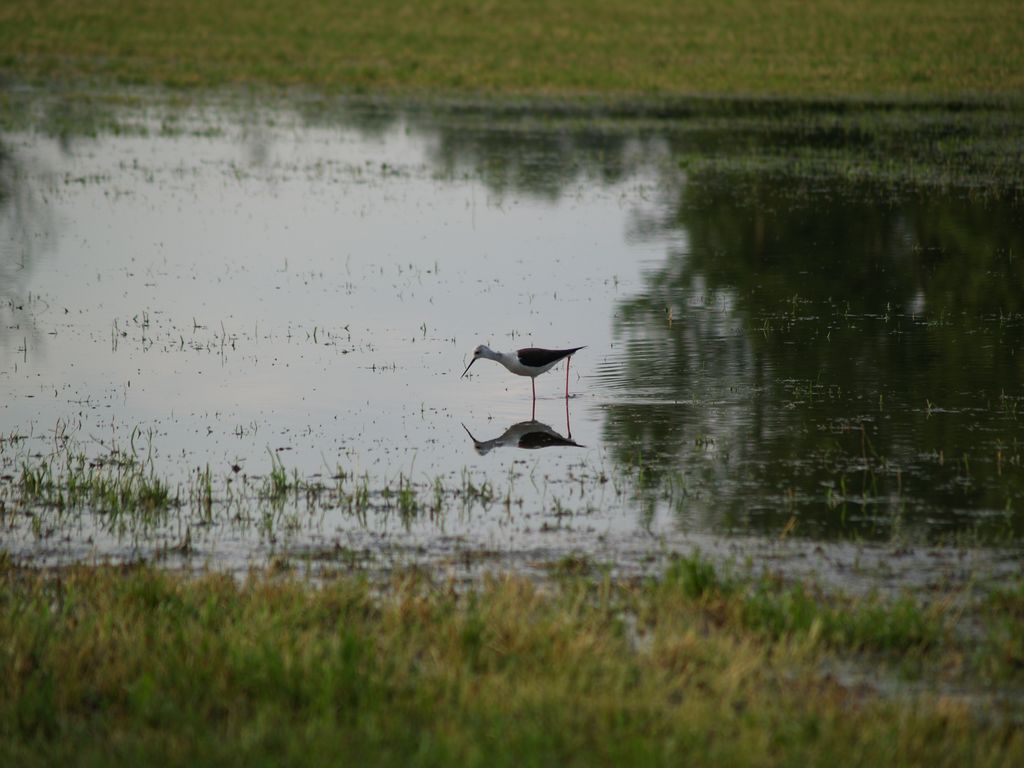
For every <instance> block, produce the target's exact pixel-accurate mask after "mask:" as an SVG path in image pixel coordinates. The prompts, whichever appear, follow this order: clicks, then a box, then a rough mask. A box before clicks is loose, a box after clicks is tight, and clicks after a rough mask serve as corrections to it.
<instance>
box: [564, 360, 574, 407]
mask: <svg viewBox="0 0 1024 768" xmlns="http://www.w3.org/2000/svg"><path fill="white" fill-rule="evenodd" d="M570 360H572V355H569V357H567V358H565V396H566V397H568V396H569V361H570Z"/></svg>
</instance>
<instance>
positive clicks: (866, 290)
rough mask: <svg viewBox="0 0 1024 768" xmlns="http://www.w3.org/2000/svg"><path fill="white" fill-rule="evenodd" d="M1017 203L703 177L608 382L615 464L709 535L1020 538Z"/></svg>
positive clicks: (639, 300) (1022, 299) (677, 222)
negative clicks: (632, 470) (629, 469)
mask: <svg viewBox="0 0 1024 768" xmlns="http://www.w3.org/2000/svg"><path fill="white" fill-rule="evenodd" d="M1022 210H1024V209H1022V207H1021V206H1020V205H1019V204H1016V203H1013V202H1012V201H1010V202H1007V201H1003V202H998V201H993V200H988V201H972V200H971V199H970V197H969V196H967V195H965V194H963V192H962V191H956V190H954V191H936V190H931V191H929V190H923V191H922V190H918V191H916V192H908V193H906V194H905V195H904V196H903V197H902V198H899V199H894V197H893V196H892V195H882V194H881V193H880V192H879V191H878V190H872V189H871V188H869V187H864V186H858V185H855V184H849V183H844V182H843V181H842V180H838V179H836V180H822V179H817V180H815V182H814V184H813V185H809V184H808V185H801V184H800V183H799V182H798V181H797V182H794V181H793V180H792V179H789V180H788V183H787V179H785V178H773V177H772V176H771V175H764V176H759V175H756V174H754V175H751V174H727V173H711V174H704V175H698V176H697V177H695V178H691V179H690V181H689V183H687V184H686V185H685V187H684V188H683V190H682V194H681V195H680V197H679V199H678V202H677V204H676V205H675V206H673V207H672V208H670V209H667V211H666V213H665V215H664V216H663V218H661V219H659V220H657V221H649V222H647V232H648V234H649V235H650V236H651V237H652V238H658V239H663V238H665V236H666V235H670V234H675V235H676V237H675V242H677V243H679V245H677V246H674V247H672V248H671V249H670V250H669V252H668V253H666V255H665V258H664V261H663V263H661V264H660V265H658V266H657V267H656V268H655V269H653V270H652V271H650V272H649V273H648V274H647V276H646V286H645V288H644V290H642V291H641V292H639V293H637V294H636V295H634V296H631V297H629V298H627V299H626V300H624V301H622V303H621V305H620V306H619V308H618V311H617V313H616V318H615V323H616V336H617V339H618V340H619V342H620V349H619V353H618V355H617V356H616V357H615V358H613V359H611V360H609V361H607V362H606V364H605V366H604V367H603V369H602V370H601V371H600V372H599V379H600V381H601V382H602V384H604V386H606V387H607V388H608V389H609V390H610V391H612V392H614V393H621V394H617V397H616V398H615V399H613V401H612V402H610V403H609V404H608V405H607V407H606V411H607V420H606V423H605V428H604V429H605V435H606V437H607V439H608V441H609V442H610V443H611V444H612V445H614V446H615V452H616V455H617V457H618V460H619V461H620V462H622V463H623V464H624V465H635V466H636V468H637V469H636V471H637V472H638V473H640V475H641V476H642V477H643V479H644V483H645V486H646V487H647V488H648V490H649V492H650V494H651V497H652V498H659V494H660V497H665V496H666V495H667V496H669V497H671V498H672V499H674V500H675V501H676V508H677V512H678V514H679V515H680V516H681V517H683V518H684V519H686V518H688V517H699V518H702V522H704V523H709V524H712V525H714V526H715V527H721V526H723V525H724V526H730V525H742V526H753V527H755V528H757V529H763V530H768V531H771V530H782V529H784V527H785V526H786V525H789V526H790V528H793V527H795V529H796V530H799V531H803V532H805V533H813V534H814V535H818V536H820V535H831V534H840V535H849V534H850V533H851V532H853V533H857V534H861V535H866V536H871V535H881V536H889V535H892V533H893V532H894V529H897V530H909V529H918V530H925V529H927V531H928V532H929V533H939V534H942V533H945V534H949V533H950V532H954V531H955V532H957V534H958V535H961V536H963V535H969V532H975V533H977V532H980V533H981V534H982V535H984V536H985V537H987V538H999V537H1000V536H1003V535H1007V534H1010V533H1013V534H1019V533H1021V531H1022V529H1024V520H1022V517H1021V515H1020V514H1019V510H1020V508H1021V506H1022V505H1024V474H1022V468H1021V454H1022V451H1024V426H1022V421H1021V410H1022V408H1024V393H1022V382H1024V315H1022V312H1024V267H1022V260H1021V258H1020V254H1022V253H1024V221H1022ZM666 489H668V491H666Z"/></svg>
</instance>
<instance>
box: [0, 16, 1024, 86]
mask: <svg viewBox="0 0 1024 768" xmlns="http://www.w3.org/2000/svg"><path fill="white" fill-rule="evenodd" d="M1022 37H1024V10H1022V8H1021V4H1020V3H1019V2H1017V0H991V1H990V2H985V3H981V4H978V3H972V2H967V0H937V1H935V2H924V1H923V0H895V1H893V2H887V1H886V0H853V1H852V2H845V1H844V2H839V0H823V1H822V2H815V3H806V2H797V1H795V0H786V1H785V2H774V3H769V4H766V3H762V2H757V0H738V1H737V2H732V3H721V2H714V1H713V0H689V1H688V2H675V0H653V2H623V1H621V0H619V1H615V0H571V1H570V2H560V3H548V2H536V1H535V0H508V1H506V2H502V3H457V2H449V1H448V0H436V1H434V2H425V3H407V2H395V1H394V0H384V1H383V2H377V3H372V4H366V3H356V2H351V1H350V0H336V1H333V2H329V1H328V0H310V1H309V2H305V3H301V4H298V5H296V4H294V3H290V2H285V0H262V2H258V3H236V2H229V1H225V0H213V2H206V1H205V0H204V1H203V2H199V0H184V1H183V2H177V3H159V2H158V3H142V2H124V1H123V0H98V1H97V2H90V3H79V2H73V1H71V0H44V1H43V2H38V1H36V0H10V2H5V3H4V4H3V6H2V7H0V74H2V75H3V76H5V77H8V78H13V79H17V80H25V79H28V80H43V81H52V80H55V79H65V78H69V79H73V80H80V79H83V78H85V79H99V80H101V81H104V82H111V81H113V82H114V83H122V84H123V83H132V84H172V85H195V86H219V85H223V84H232V83H246V84H269V85H304V86H313V87H316V88H322V89H329V90H334V89H337V90H341V91H346V92H359V91H367V90H369V91H375V92H376V91H391V92H404V93H408V92H438V91H440V92H453V91H454V92H485V93H494V94H537V95H539V94H554V95H578V94H599V95H644V94H646V95H651V94H669V95H679V94H726V95H743V96H747V95H762V96H763V95H777V96H796V97H806V96H818V97H838V96H866V95H871V96H879V95H881V96H896V97H906V96H912V97H929V98H931V97H943V98H948V97H958V96H963V95H971V94H988V95H993V94H995V95H1019V94H1021V93H1024V47H1022V46H1021V45H1020V44H1019V42H1020V40H1021V38H1022Z"/></svg>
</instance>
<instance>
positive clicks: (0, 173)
mask: <svg viewBox="0 0 1024 768" xmlns="http://www.w3.org/2000/svg"><path fill="white" fill-rule="evenodd" d="M22 106H23V107H24V109H25V116H24V117H22V118H19V119H18V120H8V121H7V126H8V127H7V128H6V129H5V131H4V133H3V134H2V135H0V363H2V365H0V393H2V400H0V435H2V442H0V475H2V480H0V525H2V530H3V533H2V542H3V549H4V550H6V551H7V552H8V553H9V554H10V555H11V556H12V557H13V558H14V559H16V560H19V561H28V562H38V563H49V564H61V563H68V562H73V561H80V560H84V561H90V562H91V561H94V560H98V559H99V560H102V559H106V558H113V559H117V560H121V559H140V558H141V559H146V560H153V559H156V560H160V561H162V562H168V563H169V564H172V565H186V566H190V567H193V566H194V567H201V566H206V565H209V566H212V567H215V568H224V569H229V570H241V569H244V568H246V567H247V566H248V565H251V564H260V563H266V562H267V561H272V562H280V563H288V564H292V565H294V564H300V563H305V564H306V565H308V566H309V567H324V568H330V567H340V568H364V567H365V568H371V569H372V568H378V567H379V568H389V567H391V566H393V565H395V564H410V563H414V564H421V565H427V566H429V567H432V568H439V569H441V570H442V571H443V572H455V573H461V572H466V573H472V572H475V571H477V570H479V569H481V568H483V569H486V568H490V567H511V568H514V569H518V570H525V571H528V572H530V571H536V570H538V569H540V570H543V569H544V568H546V567H548V566H550V565H551V564H552V563H557V562H564V560H565V558H567V557H570V558H577V559H579V560H580V562H583V563H586V564H592V565H594V566H601V565H609V566H611V568H612V570H613V572H614V573H626V574H628V573H637V572H644V571H647V570H650V569H652V568H653V567H655V566H657V565H660V564H661V563H662V562H663V561H664V558H666V557H667V556H669V554H670V553H672V552H679V551H689V550H690V549H693V548H694V547H699V548H701V549H702V550H704V551H709V552H713V553H717V554H718V555H720V556H723V557H733V558H736V559H739V560H744V559H746V560H748V561H750V562H751V563H752V564H753V565H755V567H760V566H765V567H769V568H774V567H779V568H782V569H783V570H791V571H795V572H800V573H803V572H808V571H810V572H813V573H815V574H817V575H818V576H820V577H821V578H824V579H827V580H828V579H832V580H837V581H841V582H843V583H844V584H847V585H849V584H851V583H852V582H855V581H856V580H857V579H858V578H860V577H861V576H865V575H866V581H867V582H870V583H871V584H872V585H875V584H876V583H877V581H878V580H879V578H881V580H882V581H883V582H885V583H887V584H892V585H895V586H898V587H902V586H927V585H928V584H931V583H936V582H939V581H943V580H946V579H949V578H951V577H959V578H969V577H974V576H977V575H978V574H981V575H982V576H984V575H995V576H998V575H999V574H1001V573H1005V572H1012V573H1019V565H1018V564H1019V558H1020V554H1021V546H1020V542H1021V535H1022V534H1024V515H1022V508H1024V468H1022V464H1021V453H1022V450H1024V445H1022V443H1024V424H1022V414H1021V411H1022V410H1024V268H1022V264H1021V257H1022V255H1024V202H1022V201H1024V195H1022V192H1024V188H1022V186H1021V183H1020V176H1019V169H1016V168H1015V167H1014V168H1012V169H1009V170H1007V168H1005V167H1004V165H1003V163H1004V161H1003V159H1002V158H1003V157H1004V154H1003V149H1002V145H1000V144H999V143H998V142H999V140H1000V138H999V137H1003V138H1005V134H1006V128H1005V126H1004V125H1002V123H1001V121H1002V120H1003V119H1004V117H1003V116H1002V115H1001V113H999V112H998V111H996V112H994V113H992V114H990V113H988V112H986V111H985V110H984V109H981V108H978V109H977V110H974V111H971V110H966V111H964V112H963V113H960V112H957V113H953V114H947V113H945V112H943V113H941V114H939V115H938V116H936V117H933V116H931V115H927V114H925V115H923V116H921V117H920V123H919V125H917V127H916V128H915V130H917V131H919V133H910V134H907V133H905V132H904V130H903V128H902V126H901V125H899V124H896V122H895V118H893V117H891V116H889V115H888V114H887V112H886V111H885V110H879V112H878V113H877V114H876V113H874V112H870V111H869V110H865V112H864V113H863V114H860V115H857V116H853V117H850V118H848V119H846V118H842V116H836V115H830V114H819V113H816V112H815V113H810V114H809V115H807V116H796V117H794V116H789V117H788V118H786V119H781V118H780V119H779V121H775V122H773V121H770V120H762V119H760V118H758V117H756V116H753V117H752V116H744V115H736V116H727V117H714V116H711V117H709V116H706V115H704V116H701V115H697V116H688V115H685V114H678V115H669V116H664V115H650V114H635V115H629V116H624V117H613V116H610V115H609V114H606V113H599V112H594V113H587V112H585V111H577V112H572V113H568V114H562V113H559V112H558V111H557V110H554V111H552V110H548V111H543V110H529V109H521V110H520V109H512V108H508V109H504V110H500V109H495V110H491V111H488V110H486V109H481V108H478V107H472V108H470V107H465V106H463V107H460V106H459V105H454V106H452V105H449V106H436V105H435V106H433V107H430V108H428V107H423V106H415V105H406V106H401V107H399V106H395V105H380V104H374V103H361V104H340V105H325V104H324V103H322V102H316V101H301V100H295V101H287V100H286V101H283V102H282V103H280V104H276V105H273V106H268V105H266V104H260V105H259V106H253V105H252V104H250V103H248V102H247V101H246V100H245V99H226V100H223V101H219V100H211V101H209V102H204V103H202V104H189V105H186V106H172V105H168V104H167V103H164V102H160V101H154V102H152V103H150V102H146V101H143V102H142V103H141V105H140V104H133V105H131V106H122V107H118V108H113V107H110V106H96V105H95V104H90V103H88V102H86V103H77V102H76V103H74V104H73V105H72V106H70V107H69V106H68V105H67V104H66V103H65V102H63V101H62V100H61V99H58V98H55V97H52V96H41V97H32V98H29V97H26V98H25V100H24V103H23V105H22ZM890 122H892V123H893V125H891V126H890V125H889V123H890ZM780 126H781V127H780ZM1019 130H1020V129H1019V125H1018V124H1017V123H1015V122H1011V131H1010V132H1011V136H1012V135H1016V136H1017V138H1016V139H1015V140H1017V141H1019ZM1014 131H1016V133H1015V134H1014V133H1013V132H1014ZM896 152H899V153H901V154H898V155H897V156H895V157H894V153H896ZM481 343H486V344H489V345H490V346H491V347H493V348H494V349H498V350H514V349H517V348H519V347H527V346H541V347H554V348H558V347H575V346H580V345H586V348H585V349H583V350H581V351H580V352H579V353H578V354H577V355H576V356H575V357H574V358H573V361H572V366H571V368H570V372H569V378H568V386H569V393H570V396H569V397H568V398H565V397H564V387H565V369H564V365H560V366H558V367H556V368H554V369H553V370H552V371H551V372H550V373H548V374H545V375H543V376H541V377H539V378H538V379H537V380H536V386H537V402H536V410H535V411H534V406H533V403H532V400H531V390H530V382H529V380H528V379H526V378H520V377H515V376H512V375H510V374H509V373H508V372H507V371H505V370H504V369H503V368H502V367H500V366H498V365H495V364H493V363H491V362H487V361H481V362H480V363H478V364H477V365H474V366H473V368H472V369H471V370H470V371H469V373H468V374H467V376H466V377H465V378H461V379H460V374H461V373H462V372H463V370H464V369H465V367H466V365H467V363H468V362H469V360H470V358H471V355H472V351H473V349H474V348H475V347H476V346H477V345H478V344H481ZM855 587H856V585H854V588H855Z"/></svg>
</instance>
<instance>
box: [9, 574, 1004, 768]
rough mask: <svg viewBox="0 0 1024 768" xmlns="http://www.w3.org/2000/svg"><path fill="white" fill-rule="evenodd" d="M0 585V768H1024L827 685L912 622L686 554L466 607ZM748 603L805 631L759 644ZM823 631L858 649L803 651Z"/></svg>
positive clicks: (879, 605) (880, 604) (757, 622)
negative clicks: (645, 570)
mask: <svg viewBox="0 0 1024 768" xmlns="http://www.w3.org/2000/svg"><path fill="white" fill-rule="evenodd" d="M0 580H2V582H3V585H2V590H0V636H2V637H4V639H5V640H4V643H3V644H2V645H0V675H2V676H3V679H4V680H5V690H4V694H3V696H0V761H2V762H3V763H4V764H9V765H15V764H17V765H34V764H54V763H65V762H73V763H75V764H100V763H102V764H105V765H117V764H129V763H130V764H140V763H145V764H149V765H172V764H182V763H186V762H190V763H191V762H195V761H200V762H203V763H227V762H230V763H243V762H244V763H249V762H252V761H257V762H259V763H260V764H275V765H286V764H302V765H319V764H337V763H338V762H339V761H341V762H343V763H352V764H373V765H453V764H457V765H483V764H486V765H517V766H519V765H554V764H558V765H566V764H568V765H594V764H605V765H612V764H614V765H622V764H642V765H661V764H679V763H680V762H692V761H697V762H700V763H716V764H723V763H724V764H730V765H775V764H822V763H825V762H828V761H836V762H838V763H841V764H843V765H877V764H891V763H893V762H898V763H900V764H920V763H925V762H930V763H931V762H933V763H934V764H936V765H963V764H972V765H1007V764H1015V763H1017V762H1019V761H1020V760H1021V759H1022V758H1024V737H1022V735H1021V732H1020V731H1019V729H1017V728H1016V727H1015V726H1014V725H1013V723H1012V718H1010V719H1004V718H992V717H987V716H986V717H981V716H979V713H978V712H977V711H975V710H972V708H971V707H970V706H969V704H968V703H966V701H965V700H961V699H958V698H956V697H953V696H949V695H943V694H941V693H923V694H921V693H919V694H917V695H915V696H914V697H913V698H908V697H907V696H897V697H895V698H892V697H887V696H882V695H880V694H878V693H877V692H876V691H875V690H874V689H872V688H871V687H870V686H864V685H856V686H848V685H844V684H842V683H841V682H840V681H838V680H836V679H835V678H834V677H831V676H828V675H823V674H822V673H821V672H820V669H821V665H822V664H823V663H824V662H826V661H827V660H828V659H829V658H830V657H831V655H833V654H834V653H835V652H836V649H840V648H847V649H850V648H861V647H866V646H875V647H880V648H892V649H900V648H906V647H912V646H918V645H921V639H920V636H919V635H918V634H915V633H913V632H911V633H903V634H900V635H899V637H900V638H901V639H899V640H895V641H894V640H893V634H892V632H891V631H890V630H889V629H887V628H886V627H887V626H888V624H890V623H891V622H896V623H903V622H905V618H904V614H905V613H907V612H908V611H909V610H910V608H909V607H908V606H907V605H905V604H903V603H901V602H899V601H897V602H895V603H889V602H886V601H883V600H881V599H872V600H869V601H868V602H867V603H860V602H859V601H856V600H850V601H848V602H845V603H837V604H835V605H833V606H832V607H831V608H828V609H827V610H826V609H823V608H822V607H821V605H820V603H819V601H818V600H817V599H815V600H811V599H810V598H809V597H808V592H807V591H800V588H795V587H792V586H785V585H782V584H778V583H774V582H771V581H760V580H754V581H751V580H749V579H740V578H736V577H732V576H725V575H722V574H719V573H718V571H717V570H716V569H715V568H714V567H713V566H711V565H710V563H709V562H707V561H706V560H703V559H701V558H700V557H699V556H694V557H691V558H683V559H680V560H678V561H677V562H676V563H675V564H673V565H672V566H671V567H670V569H669V571H668V573H667V574H666V577H665V578H664V579H661V580H657V581H653V582H644V583H642V584H635V585H630V584H625V583H623V584H616V583H613V582H611V581H609V580H608V579H607V578H602V579H596V580H595V579H588V578H579V579H573V578H567V579H561V580H559V581H557V582H555V583H549V584H547V585H546V586H544V587H538V586H537V585H535V584H534V583H532V582H530V581H528V580H525V579H522V578H516V577H501V578H494V579H491V580H489V581H487V582H486V583H484V584H482V585H480V586H478V587H476V588H474V589H472V590H470V591H468V592H463V593H460V592H458V591H454V590H452V589H450V588H445V587H444V585H439V584H436V583H433V582H431V581H430V580H429V579H428V578H426V577H424V576H422V575H416V574H400V573H399V574H396V575H395V576H394V578H393V579H392V581H391V583H390V584H388V585H387V586H386V587H383V588H381V587H379V586H378V587H371V585H369V584H368V583H367V582H366V581H364V580H361V579H359V578H351V577H345V578H339V579H336V580H330V581H328V582H326V583H323V584H321V585H318V586H314V585H310V584H309V583H306V582H303V581H301V580H299V579H297V578H295V577H294V575H293V574H284V575H272V574H270V573H266V574H260V573H254V574H252V575H251V576H250V578H249V579H248V580H246V581H245V582H244V583H239V582H237V581H235V580H233V579H231V578H230V577H226V576H218V575H209V576H205V577H201V578H190V577H187V576H182V575H177V574H171V573H167V572H162V571H159V570H156V569H152V568H147V567H125V568H110V567H90V568H86V567H81V568H71V569H67V570H62V571H59V572H54V573H50V572H40V571H35V570H23V569H19V568H16V567H14V566H12V565H10V564H9V563H4V562H3V561H2V560H0ZM751 601H757V602H758V603H759V604H763V603H764V601H769V602H775V603H777V604H778V605H780V606H783V607H782V608H779V609H778V610H780V611H782V612H783V613H788V614H791V615H793V616H801V617H803V618H800V619H798V620H797V619H794V620H790V621H782V622H781V623H774V624H773V623H770V622H769V623H768V624H766V623H765V621H764V620H763V618H758V619H752V618H751V617H750V613H749V611H750V606H751V605H752V602H751ZM823 610H824V611H825V613H824V614H823V613H822V611H823ZM822 616H828V617H831V618H822ZM869 616H871V617H875V618H871V619H869V618H867V617H869ZM857 617H860V618H857ZM879 617H882V618H879ZM816 621H817V622H825V623H826V624H827V623H828V622H830V621H832V622H835V623H843V622H852V623H853V624H854V625H857V626H859V627H860V629H859V630H858V632H859V634H858V632H852V633H844V632H838V631H837V632H830V631H828V630H821V631H820V633H819V634H820V636H821V637H823V638H824V637H830V638H831V639H830V641H829V642H828V643H819V642H807V640H808V637H809V636H810V635H811V634H813V632H814V630H813V629H812V627H813V626H814V625H815V622H816ZM870 638H874V639H870ZM939 638H940V639H941V638H942V635H941V634H940V635H939ZM943 642H945V641H943ZM924 645H926V646H927V645H928V643H925V644H924ZM937 653H938V651H937V650H935V649H932V650H926V655H927V657H928V658H930V659H939V658H941V657H940V656H937V655H936V654H937Z"/></svg>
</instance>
